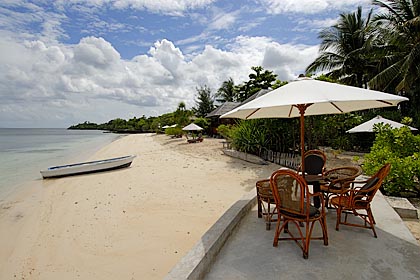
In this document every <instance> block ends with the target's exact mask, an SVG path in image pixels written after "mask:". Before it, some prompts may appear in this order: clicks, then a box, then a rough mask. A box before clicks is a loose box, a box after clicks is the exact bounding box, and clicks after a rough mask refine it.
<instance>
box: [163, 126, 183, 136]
mask: <svg viewBox="0 0 420 280" xmlns="http://www.w3.org/2000/svg"><path fill="white" fill-rule="evenodd" d="M165 133H166V134H167V135H182V129H181V128H180V127H168V128H167V129H165Z"/></svg>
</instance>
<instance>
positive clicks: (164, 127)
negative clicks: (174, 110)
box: [162, 125, 170, 129]
mask: <svg viewBox="0 0 420 280" xmlns="http://www.w3.org/2000/svg"><path fill="white" fill-rule="evenodd" d="M169 127H170V126H169V125H164V126H162V128H163V129H167V128H169Z"/></svg>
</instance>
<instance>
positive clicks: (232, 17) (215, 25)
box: [208, 11, 239, 30]
mask: <svg viewBox="0 0 420 280" xmlns="http://www.w3.org/2000/svg"><path fill="white" fill-rule="evenodd" d="M238 15H239V11H236V12H232V13H224V12H221V11H218V12H217V13H215V15H214V18H213V19H212V21H211V23H210V24H209V27H208V28H209V29H211V30H222V29H229V28H230V27H231V26H232V25H233V24H234V23H235V22H236V19H237V17H238Z"/></svg>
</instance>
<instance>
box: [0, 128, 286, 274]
mask: <svg viewBox="0 0 420 280" xmlns="http://www.w3.org/2000/svg"><path fill="white" fill-rule="evenodd" d="M221 142H222V140H221V139H211V138H208V139H205V140H204V141H203V142H202V143H195V144H187V141H186V139H185V138H182V139H171V138H169V137H168V136H166V135H155V134H136V135H129V136H125V137H122V138H119V139H117V140H116V141H114V142H112V143H111V144H109V145H107V146H105V147H103V148H102V149H100V150H99V151H98V152H96V153H95V154H94V155H93V156H90V157H88V158H86V160H96V159H103V158H110V157H117V156H121V155H128V154H133V155H136V156H137V157H136V158H135V159H134V161H133V163H132V165H131V167H129V168H126V169H121V170H115V171H110V172H103V173H96V174H89V175H81V176H73V177H65V178H60V179H50V180H41V179H39V180H35V181H30V182H27V183H25V186H24V187H22V188H20V189H21V191H20V192H19V193H16V194H15V195H14V196H12V197H10V198H9V200H8V201H4V202H2V204H1V205H0V243H1V244H0V246H1V248H2V250H1V251H0V279H162V278H163V277H164V276H165V275H166V274H167V273H168V272H169V271H170V269H171V268H172V267H173V266H174V265H175V264H176V263H177V262H178V261H179V260H180V259H181V258H182V257H183V256H184V255H185V254H186V253H187V252H188V250H189V249H190V248H191V247H192V246H193V245H194V244H195V243H196V242H197V241H198V240H199V239H200V237H201V236H202V235H203V234H204V233H205V232H206V231H207V230H208V229H209V228H210V227H211V225H213V223H214V222H215V221H216V220H217V219H218V218H219V217H220V216H221V215H222V214H223V213H224V212H225V211H226V210H227V209H228V208H229V207H230V206H231V205H232V204H233V203H235V202H236V201H237V200H238V199H240V198H241V196H242V195H243V194H245V193H246V192H248V191H250V190H252V189H254V188H255V181H256V180H258V179H261V178H267V177H268V176H269V175H270V174H271V173H272V172H273V171H274V170H276V169H277V168H278V166H277V165H274V164H269V165H255V164H252V163H248V162H245V161H242V160H239V159H234V158H230V157H227V156H225V155H223V154H222V151H221V148H222V143H221Z"/></svg>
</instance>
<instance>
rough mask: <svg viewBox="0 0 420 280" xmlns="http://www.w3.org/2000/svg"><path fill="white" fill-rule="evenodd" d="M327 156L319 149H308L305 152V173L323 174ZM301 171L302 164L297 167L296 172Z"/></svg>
mask: <svg viewBox="0 0 420 280" xmlns="http://www.w3.org/2000/svg"><path fill="white" fill-rule="evenodd" d="M326 162H327V156H326V155H325V154H324V152H323V151H320V150H309V151H306V152H305V174H309V175H318V174H319V175H324V172H325V164H326ZM301 171H302V166H299V167H298V172H301Z"/></svg>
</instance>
